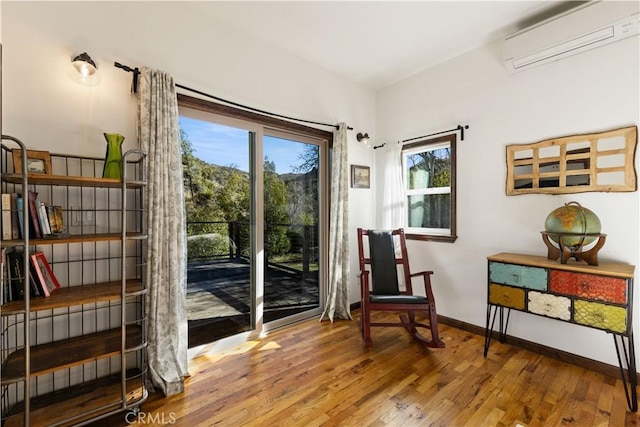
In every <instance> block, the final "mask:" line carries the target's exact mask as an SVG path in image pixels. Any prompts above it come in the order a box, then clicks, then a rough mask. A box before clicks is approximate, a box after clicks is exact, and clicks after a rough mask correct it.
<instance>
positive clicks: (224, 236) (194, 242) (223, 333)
mask: <svg viewBox="0 0 640 427" xmlns="http://www.w3.org/2000/svg"><path fill="white" fill-rule="evenodd" d="M180 112H181V117H180V126H181V139H182V142H181V143H182V151H183V172H184V185H185V199H186V200H185V203H186V211H187V233H188V237H187V246H188V247H187V250H188V266H187V271H188V278H187V311H188V319H189V346H190V347H193V346H195V345H199V344H203V343H208V342H212V341H215V340H217V339H220V338H224V337H227V336H231V335H236V334H239V333H243V332H247V333H249V335H251V334H252V333H254V332H255V333H259V332H262V331H264V330H266V329H269V328H271V327H276V326H280V325H282V324H283V323H288V322H293V321H296V320H297V319H299V318H303V317H308V316H309V315H314V314H319V312H320V306H321V301H322V293H321V289H322V288H323V287H322V286H321V282H322V280H323V279H324V274H323V270H325V268H324V267H323V263H324V262H325V260H324V258H323V257H324V242H323V239H322V237H321V236H322V226H321V224H322V222H323V221H325V220H326V218H325V215H324V214H323V208H324V206H325V205H324V196H323V191H325V186H324V185H323V179H325V174H324V173H322V170H323V168H325V169H326V165H325V163H324V155H323V153H325V152H327V147H326V143H325V144H323V141H322V140H319V139H314V138H309V137H308V136H302V135H297V134H295V133H290V132H285V131H282V130H275V129H273V128H269V127H265V126H262V125H259V124H255V123H251V122H247V121H243V120H237V119H232V118H228V117H223V116H219V115H215V114H210V113H206V112H202V111H196V110H191V109H187V108H181V110H180Z"/></svg>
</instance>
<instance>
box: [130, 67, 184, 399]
mask: <svg viewBox="0 0 640 427" xmlns="http://www.w3.org/2000/svg"><path fill="white" fill-rule="evenodd" d="M138 137H139V139H140V147H141V148H142V149H143V150H145V151H147V153H148V176H147V178H148V188H147V195H146V198H145V205H146V206H145V207H146V223H147V228H148V229H147V233H148V236H149V237H148V240H147V268H146V281H147V282H146V283H147V287H148V293H147V295H146V301H145V304H146V312H147V325H148V327H147V340H148V347H147V355H148V368H149V375H150V380H151V382H152V384H153V386H155V387H158V388H160V389H161V390H162V392H163V393H164V394H165V395H166V396H171V395H172V394H176V393H180V392H182V391H184V377H185V376H187V375H188V372H187V339H188V326H187V313H186V286H187V274H186V254H187V248H186V230H185V229H186V223H185V221H186V217H185V212H184V195H183V181H182V161H181V157H180V139H179V130H178V100H177V98H176V91H175V85H174V82H173V78H172V77H171V76H169V75H168V74H166V73H164V72H162V71H158V70H151V69H148V68H146V67H144V68H142V70H141V73H140V83H139V89H138Z"/></svg>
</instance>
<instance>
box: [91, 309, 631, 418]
mask: <svg viewBox="0 0 640 427" xmlns="http://www.w3.org/2000/svg"><path fill="white" fill-rule="evenodd" d="M376 316H382V317H384V316H389V315H388V314H376ZM378 318H379V317H378ZM440 333H441V337H442V339H443V341H445V343H446V345H447V347H446V348H444V349H424V348H422V347H421V346H419V345H418V344H417V343H415V342H414V341H412V340H411V339H410V337H409V335H408V334H407V333H406V332H405V331H404V330H402V329H401V328H374V329H373V331H372V338H373V347H372V348H369V349H365V348H364V347H363V346H362V344H361V340H360V332H359V312H355V313H354V320H353V321H342V320H340V321H336V322H335V323H333V324H332V323H329V322H327V321H325V322H321V323H319V322H318V320H317V319H313V320H309V321H306V322H304V323H302V324H299V325H296V326H292V327H289V328H286V329H281V330H279V331H276V332H273V333H271V334H270V335H269V336H267V337H265V338H264V339H262V340H260V341H253V342H248V343H246V344H244V345H243V346H240V347H238V348H235V349H232V350H229V351H227V352H225V353H223V354H208V355H202V356H200V357H198V358H197V359H196V360H194V362H193V363H192V365H191V366H190V368H189V371H190V374H191V377H190V378H189V379H188V380H187V385H186V390H185V392H184V393H182V394H180V395H177V396H173V397H171V398H163V397H161V396H159V395H158V393H156V394H155V395H152V396H151V398H150V399H149V400H148V401H147V402H146V403H145V404H144V405H143V406H142V410H141V413H140V414H138V418H137V420H138V421H139V422H137V423H136V422H133V423H131V424H136V425H171V424H173V425H177V426H185V427H186V426H189V427H191V426H214V425H219V426H231V427H233V426H285V425H290V426H305V427H306V426H473V427H476V426H545V427H546V426H579V427H583V426H607V425H608V426H616V427H619V426H626V425H636V424H637V423H638V416H637V414H635V413H632V412H629V410H628V408H627V403H626V400H625V395H624V389H623V387H622V383H621V380H620V379H619V378H613V377H608V376H604V375H602V374H599V373H596V372H593V371H589V370H586V369H583V368H579V367H576V366H574V365H569V364H566V363H563V362H560V361H557V360H554V359H551V358H548V357H545V356H542V355H539V354H536V353H532V352H530V351H527V350H522V349H520V348H517V347H513V346H510V345H507V344H500V343H499V342H496V341H492V343H491V348H490V351H489V355H488V357H487V358H486V359H485V358H484V357H483V355H482V350H483V344H484V337H482V336H480V335H476V334H473V333H470V332H466V331H462V330H460V329H455V328H452V327H448V326H446V325H440ZM128 418H129V421H135V419H136V418H135V417H133V416H131V415H130V416H129V417H128ZM174 421H175V422H174ZM126 425H130V424H128V423H127V422H125V421H124V417H123V416H119V417H118V418H115V417H112V418H110V419H108V420H103V421H101V422H99V423H96V424H95V426H110V427H113V426H126Z"/></svg>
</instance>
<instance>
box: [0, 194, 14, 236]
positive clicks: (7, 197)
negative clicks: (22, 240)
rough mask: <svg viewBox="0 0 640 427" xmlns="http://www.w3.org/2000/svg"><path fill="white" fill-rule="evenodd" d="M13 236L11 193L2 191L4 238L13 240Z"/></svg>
mask: <svg viewBox="0 0 640 427" xmlns="http://www.w3.org/2000/svg"><path fill="white" fill-rule="evenodd" d="M12 238H13V225H12V224H11V193H2V240H11V239H12Z"/></svg>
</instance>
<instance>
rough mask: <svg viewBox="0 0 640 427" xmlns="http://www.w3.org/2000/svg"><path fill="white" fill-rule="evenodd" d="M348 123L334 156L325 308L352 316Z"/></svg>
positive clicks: (332, 314) (326, 311) (330, 312)
mask: <svg viewBox="0 0 640 427" xmlns="http://www.w3.org/2000/svg"><path fill="white" fill-rule="evenodd" d="M347 151H348V146H347V125H346V124H344V123H339V124H338V130H337V131H336V133H335V138H334V140H333V154H332V160H331V212H330V217H329V221H330V224H329V292H328V294H327V302H326V304H325V307H324V312H323V313H322V316H320V320H322V319H323V318H324V316H325V315H326V316H327V317H329V320H331V321H332V322H333V319H334V318H339V319H351V312H350V303H349V215H348V212H349V199H348V196H349V185H348V184H349V160H348V157H347Z"/></svg>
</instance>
